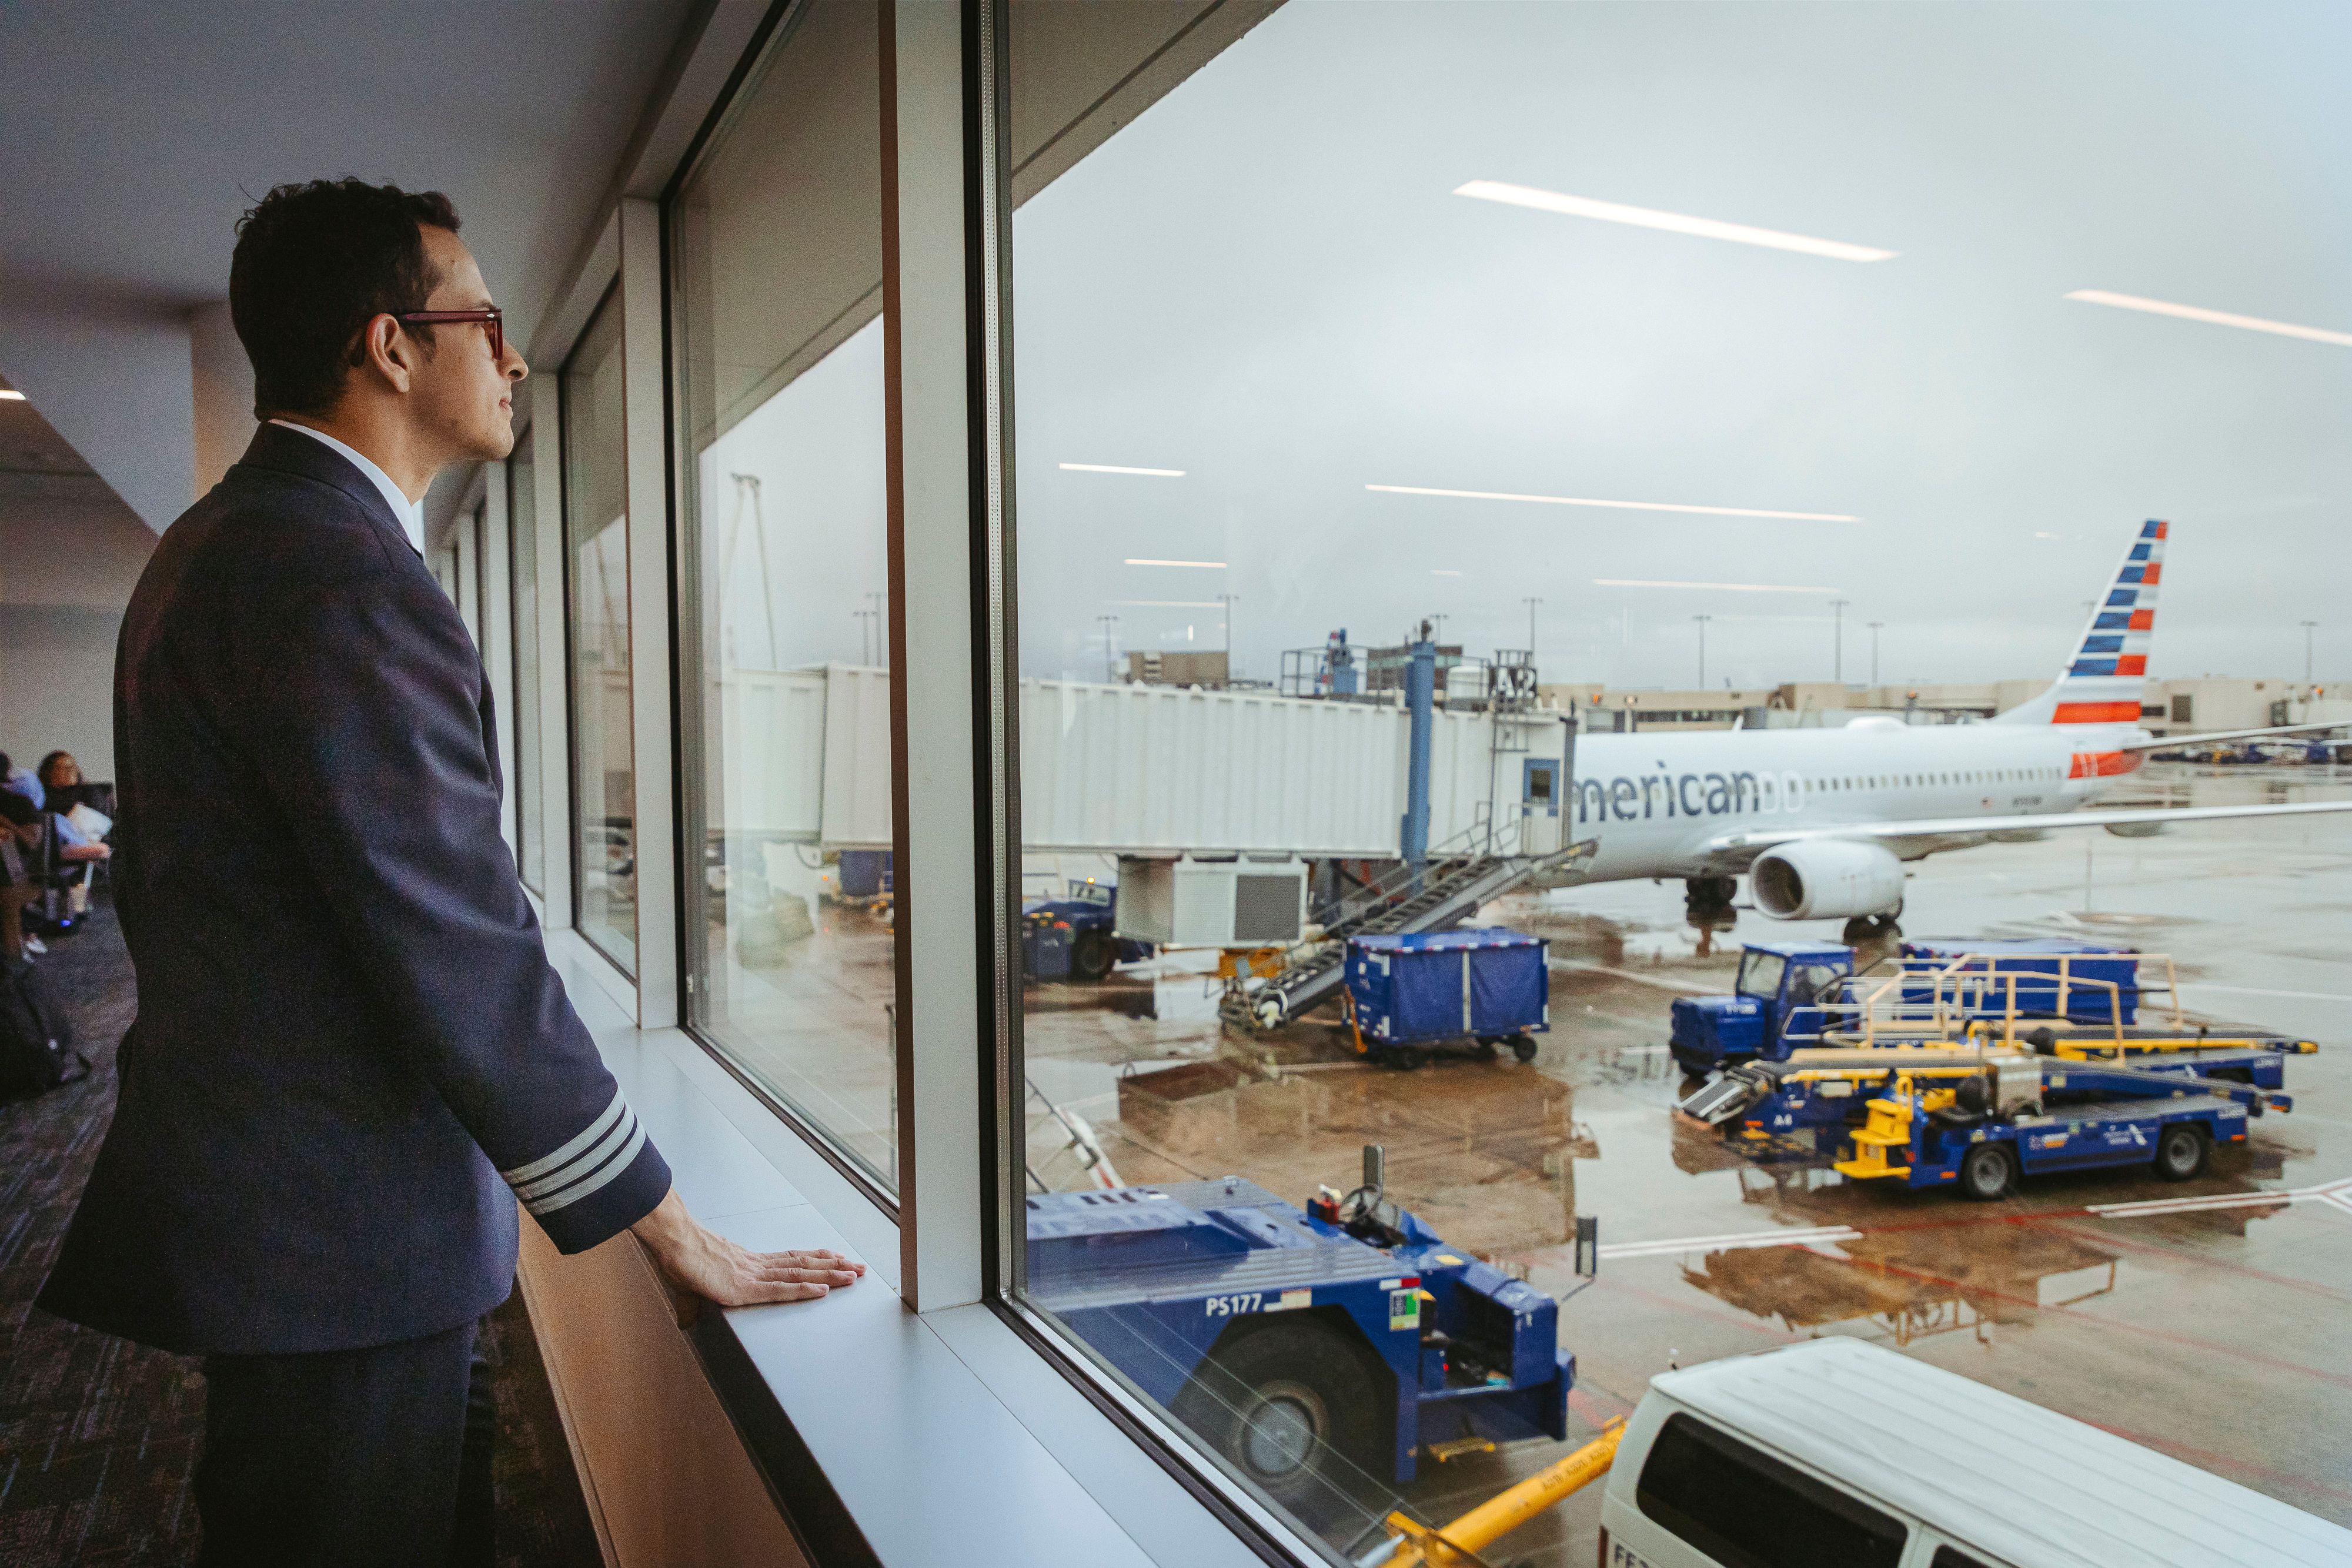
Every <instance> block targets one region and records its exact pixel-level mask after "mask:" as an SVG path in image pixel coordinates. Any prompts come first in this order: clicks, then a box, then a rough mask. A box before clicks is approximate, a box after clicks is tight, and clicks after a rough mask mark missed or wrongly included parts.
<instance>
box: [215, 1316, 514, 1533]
mask: <svg viewBox="0 0 2352 1568" xmlns="http://www.w3.org/2000/svg"><path fill="white" fill-rule="evenodd" d="M479 1326H480V1325H478V1324H477V1323H470V1322H469V1323H465V1324H463V1325H461V1326H459V1327H457V1328H454V1329H450V1330H447V1331H446V1332H445V1333H437V1334H428V1335H426V1336H425V1338H423V1339H412V1340H403V1341H400V1342H398V1343H394V1344H381V1345H371V1346H369V1347H367V1348H365V1349H362V1350H333V1351H321V1352H318V1353H315V1354H307V1355H211V1356H206V1357H205V1457H204V1459H203V1461H202V1462H201V1463H200V1464H198V1465H197V1467H196V1476H195V1493H196V1510H197V1513H198V1515H199V1517H200V1518H201V1519H202V1520H203V1521H204V1555H203V1557H202V1558H201V1559H200V1562H201V1563H202V1565H203V1568H310V1564H314V1563H315V1564H320V1565H322V1568H323V1565H325V1564H330V1563H331V1564H334V1565H335V1568H362V1565H365V1568H373V1565H376V1564H383V1565H384V1568H393V1565H394V1564H399V1565H403V1568H439V1565H441V1564H447V1565H448V1568H488V1564H489V1563H491V1562H492V1553H491V1544H490V1542H491V1494H490V1446H491V1437H492V1435H493V1432H494V1430H495V1427H496V1415H495V1410H494V1407H493V1406H492V1404H491V1391H490V1379H489V1368H488V1364H486V1363H484V1362H483V1360H482V1359H481V1356H480V1355H479V1354H478V1341H479V1333H478V1331H479Z"/></svg>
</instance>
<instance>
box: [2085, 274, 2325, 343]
mask: <svg viewBox="0 0 2352 1568" xmlns="http://www.w3.org/2000/svg"><path fill="white" fill-rule="evenodd" d="M2066 298H2069V299H2079V300H2081V301H2082V302H2083V303H2084V304H2085V305H2112V306H2114V307H2115V308H2116V309H2118V310H2145V311H2147V313H2148V314H2149V315H2151V316H2178V317H2179V318H2180V319H2182V320H2184V321H2210V322H2211V323H2212V324H2213V325H2214V326H2216V327H2242V328H2244V329H2246V330H2247V331H2249V332H2275V333H2276V334H2278V335H2279V336H2280V337H2282V338H2308V339H2309V340H2311V341H2313V342H2315V343H2334V344H2336V345H2338V346H2339V347H2342V348H2347V349H2352V332H2331V331H2329V330H2328V329H2326V328H2325V327H2298V326H2296V325H2295V324H2294V322H2292V321H2265V320H2264V319H2262V318H2261V317H2260V316H2233V315H2231V313H2230V312H2229V311H2227V310H2208V309H2205V308H2203V307H2201V306H2197V305H2175V304H2173V303H2172V302H2171V301H2170V300H2168V299H2143V298H2140V297H2139V296H2138V295H2137V294H2111V293H2109V292H2108V291H2107V290H2105V289H2104V288H2077V289H2076V290H2074V293H2072V294H2069V295H2067V296H2066Z"/></svg>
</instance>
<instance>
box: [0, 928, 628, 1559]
mask: <svg viewBox="0 0 2352 1568" xmlns="http://www.w3.org/2000/svg"><path fill="white" fill-rule="evenodd" d="M39 962H40V963H41V965H42V966H43V967H45V968H47V970H48V972H49V976H50V977H51V979H52V980H54V981H55V982H56V984H57V987H58V989H59V990H60V991H61V992H63V993H64V994H65V995H66V996H67V997H68V998H69V999H70V1006H71V1008H72V1011H73V1018H74V1026H75V1030H76V1033H77V1035H78V1037H79V1043H80V1046H81V1050H82V1052H83V1054H84V1055H86V1056H88V1057H89V1059H90V1061H91V1064H92V1071H91V1072H90V1075H89V1077H88V1078H86V1079H84V1080H83V1081H82V1082H79V1083H75V1084H71V1085H68V1087H66V1088H64V1089H60V1090H57V1091H55V1092H51V1093H48V1094H46V1095H43V1096H41V1097H39V1098H38V1099H34V1100H25V1101H17V1102H16V1103H10V1104H5V1105H0V1563H5V1564H6V1565H7V1568H64V1565H67V1564H76V1565H79V1568H115V1565H119V1564H131V1563H137V1564H142V1568H143V1565H146V1564H157V1565H163V1564H177V1563H193V1562H194V1561H195V1555H196V1547H197V1543H198V1526H197V1521H196V1512H195V1508H194V1504H193V1503H192V1501H191V1500H190V1498H189V1494H188V1479H189V1476H190V1473H191V1472H192V1471H193V1469H194V1466H195V1462H196V1459H197V1457H198V1454H199V1452H200V1450H201V1447H202V1443H203V1437H204V1425H205V1385H204V1378H203V1377H202V1375H200V1374H199V1373H198V1371H197V1364H196V1363H195V1362H194V1361H192V1360H188V1359H185V1358H184V1357H180V1356H173V1355H166V1354H163V1353H162V1352H160V1351H153V1350H149V1349H146V1348H144V1347H143V1346H140V1345H134V1344H130V1343H125V1342H123V1341H121V1340H118V1339H113V1338H110V1337H109V1336H107V1335H105V1334H100V1333H90V1332H89V1331H88V1330H86V1329H81V1328H78V1327H76V1326H74V1325H73V1324H70V1323H66V1322H59V1321H58V1320H57V1319H55V1318H52V1317H50V1316H48V1315H47V1314H46V1313H40V1312H33V1311H32V1310H31V1307H32V1300H33V1296H34V1294H35V1293H36V1292H37V1291H38V1290H39V1289H40V1284H41V1281H42V1280H43V1279H44V1278H45V1277H46V1276H47V1273H48V1269H49V1264H50V1261H51V1260H52V1259H53V1258H54V1257H55V1256H56V1254H57V1248H58V1242H59V1240H61V1239H63V1237H64V1235H65V1228H66V1222H67V1221H68V1219H70V1218H72V1216H73V1209H74V1204H75V1202H76V1200H77V1199H78V1198H79V1197H80V1194H81V1188H82V1183H83V1182H84V1181H85V1180H87V1179H88V1177H89V1166H90V1161H91V1159H92V1158H93V1157H94V1156H95V1155H97V1153H98V1145H99V1141H100V1138H101V1137H102V1136H103V1135H104V1134H105V1132H106V1126H107V1123H108V1120H109V1119H110V1117H111V1115H112V1114H113V1110H114V1048H115V1045H116V1044H117V1042H119V1041H120V1040H121V1038H122V1031H123V1030H124V1029H125V1028H126V1027H127V1026H128V1025H129V1024H130V1022H131V1014H132V1012H133V1011H134V1008H135V1003H134V996H133V981H132V977H131V959H130V956H129V955H128V954H127V953H126V952H124V950H123V946H122V936H121V930H120V928H119V927H118V926H117V925H115V922H114V916H113V912H112V911H111V910H109V909H106V908H103V907H100V908H98V909H95V910H93V912H92V914H91V916H90V919H89V922H88V924H87V925H85V926H84V928H83V929H82V930H81V931H80V932H79V933H77V934H75V935H73V936H68V937H65V938H62V939H59V940H58V941H55V942H53V943H52V944H51V946H50V952H49V956H47V957H46V958H43V959H40V960H39ZM485 1343H487V1345H488V1350H489V1356H490V1359H491V1361H492V1363H493V1364H494V1365H495V1366H496V1367H497V1369H498V1378H497V1384H496V1387H497V1391H498V1410H499V1448H498V1453H497V1458H496V1462H495V1466H494V1470H495V1476H496V1480H497V1486H498V1499H499V1541H498V1555H499V1568H595V1565H596V1564H599V1563H601V1562H602V1557H601V1555H600V1554H599V1552H598V1551H597V1548H596V1540H595V1534H594V1531H593V1527H592V1526H591V1524H590V1523H589V1520H588V1510H587V1505H586V1504H585V1503H584V1502H583V1500H582V1498H581V1494H580V1484H579V1479H578V1478H577V1477H576V1476H575V1475H574V1474H573V1472H572V1456H571V1452H570V1450H569V1449H568V1448H566V1447H565V1445H564V1440H563V1430H562V1425H561V1423H560V1421H559V1418H558V1416H557V1415H556V1410H555V1401H554V1396H553V1394H552V1393H551V1391H550V1389H549V1388H548V1385H547V1374H546V1371H545V1369H544V1367H543V1366H542V1365H541V1362H540V1358H539V1343H538V1341H537V1340H536V1339H535V1338H534V1337H533V1336H532V1334H531V1332H530V1316H529V1314H528V1313H526V1312H524V1310H523V1305H522V1298H521V1296H520V1295H519V1294H518V1295H516V1296H514V1297H512V1298H510V1299H509V1301H508V1302H507V1304H506V1305H505V1306H504V1307H501V1308H500V1309H499V1311H498V1312H495V1313H493V1314H492V1316H491V1318H490V1321H489V1325H488V1335H487V1337H486V1342H485Z"/></svg>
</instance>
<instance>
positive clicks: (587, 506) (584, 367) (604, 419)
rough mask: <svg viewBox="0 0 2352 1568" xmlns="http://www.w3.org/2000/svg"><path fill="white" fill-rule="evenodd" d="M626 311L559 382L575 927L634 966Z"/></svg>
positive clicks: (596, 329) (599, 330) (610, 314)
mask: <svg viewBox="0 0 2352 1568" xmlns="http://www.w3.org/2000/svg"><path fill="white" fill-rule="evenodd" d="M621 376H622V356H621V309H620V302H619V300H618V298H614V297H611V296H608V297H607V298H606V299H605V301H604V304H603V305H602V306H601V307H599V308H598V309H597V311H596V315H595V318H594V319H593V320H591V321H590V322H589V324H588V330H587V331H586V332H585V333H584V334H583V336H582V338H581V340H580V345H579V347H578V348H576V349H574V350H572V358H571V360H570V361H568V362H567V363H566V364H565V365H564V367H563V373H562V397H563V419H562V429H563V542H564V562H563V566H564V577H565V586H566V595H567V598H568V600H569V602H568V604H567V605H566V606H565V613H566V618H567V619H566V629H567V631H568V632H569V640H570V643H571V659H572V671H571V674H572V680H571V687H572V821H573V823H574V828H573V839H572V860H573V867H574V870H573V875H572V904H573V907H572V919H573V922H574V924H575V925H578V927H579V929H580V934H581V935H582V936H585V937H586V938H587V939H588V940H589V941H590V942H592V943H593V944H594V945H595V946H596V947H597V948H598V949H599V950H600V951H601V952H603V953H604V955H605V956H607V957H609V958H611V959H612V960H613V961H614V963H616V964H618V965H619V966H620V967H622V969H623V970H625V972H627V973H629V974H632V975H634V974H635V972H636V967H637V876H636V809H637V808H636V762H635V739H634V737H633V734H632V730H631V722H630V715H631V714H632V712H633V711H634V709H635V702H634V700H633V698H632V696H631V694H630V689H629V514H628V464H627V461H626V457H625V447H624V436H625V431H624V427H623V418H622V382H621Z"/></svg>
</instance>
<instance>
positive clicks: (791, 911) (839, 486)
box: [671, 0, 898, 1187]
mask: <svg viewBox="0 0 2352 1568" xmlns="http://www.w3.org/2000/svg"><path fill="white" fill-rule="evenodd" d="M877 58H878V56H877V13H876V10H875V7H874V6H873V5H870V4H866V3H865V0H815V3H814V4H807V5H801V6H800V7H798V8H797V9H796V10H794V11H793V14H792V16H791V17H790V18H789V19H788V21H787V23H786V25H785V30H784V33H783V36H782V37H780V38H779V39H778V40H777V41H776V43H775V44H773V45H772V47H771V48H770V51H769V53H768V55H767V56H766V57H765V58H764V59H763V60H762V61H761V64H760V67H759V68H758V69H757V70H756V71H755V72H754V73H753V74H752V76H751V78H750V79H749V80H748V82H747V84H746V86H745V88H744V89H743V90H742V92H741V93H740V95H739V96H738V99H737V100H736V102H735V104H734V105H733V107H732V109H731V110H730V119H729V120H728V121H727V122H726V123H725V124H724V125H723V126H722V127H721V128H720V130H719V133H718V134H717V135H716V136H715V137H714V138H713V141H712V144H711V148H710V150H709V152H708V153H707V155H706V156H705V157H704V158H703V160H702V162H700V164H699V165H698V167H697V169H696V170H695V172H694V173H693V174H692V176H691V177H690V178H689V180H688V183H687V184H686V185H685V187H684V189H683V191H682V193H681V195H680V198H679V200H678V203H677V205H676V207H675V208H674V209H673V212H672V225H671V232H672V235H673V236H674V241H675V244H676V246H677V250H676V253H675V257H674V267H673V276H674V277H676V278H677V288H678V296H677V319H678V320H679V321H680V322H681V324H682V329H681V331H680V333H679V339H680V342H679V349H680V352H681V354H682V357H683V362H682V364H681V365H680V367H679V374H680V379H681V381H682V382H683V386H682V388H681V397H680V402H681V405H682V406H683V408H684V409H685V411H686V426H687V435H688V454H689V456H688V474H689V486H690V517H691V522H690V525H689V527H688V538H689V541H690V549H691V553H692V557H693V559H694V563H695V564H694V570H693V572H692V579H693V584H694V590H693V591H694V606H693V611H692V620H693V622H695V623H697V624H698V626H699V629H700V630H699V636H698V637H697V638H696V639H695V641H694V643H693V647H694V649H695V651H696V653H697V655H698V666H699V678H698V679H697V680H695V681H693V682H692V683H691V685H692V687H693V690H692V692H691V693H690V694H688V697H687V704H688V712H689V726H690V733H693V734H695V735H696V737H697V739H696V741H690V742H689V747H690V749H689V756H691V757H693V758H696V760H697V763H698V767H697V768H692V769H690V771H692V772H694V773H695V774H697V777H694V778H692V779H689V780H688V820H689V823H690V827H689V835H690V836H689V839H688V842H694V841H697V840H699V841H700V843H701V846H702V861H701V868H700V870H701V874H700V875H699V876H698V877H695V878H691V879H689V882H688V903H689V909H690V911H691V912H692V913H690V914H689V915H688V930H689V941H690V942H691V943H692V944H693V946H694V952H693V954H692V956H691V960H692V964H693V967H694V971H695V975H696V981H695V984H694V987H693V991H692V998H691V999H692V1012H691V1020H692V1022H693V1024H694V1026H695V1027H696V1029H697V1030H698V1031H699V1032H700V1033H701V1034H702V1035H703V1036H704V1038H706V1039H708V1040H710V1041H712V1042H713V1043H714V1044H715V1045H716V1046H717V1047H718V1048H719V1049H720V1050H721V1051H725V1052H726V1053H727V1054H728V1055H729V1056H730V1058H731V1059H732V1060H733V1061H735V1062H736V1063H737V1064H738V1065H739V1066H740V1067H741V1068H742V1069H743V1070H744V1071H746V1072H748V1073H749V1074H751V1076H752V1077H753V1078H754V1079H756V1080H757V1081H758V1082H760V1083H761V1084H763V1085H764V1086H765V1087H766V1088H767V1089H768V1090H769V1091H770V1092H772V1093H773V1094H775V1095H776V1096H777V1097H778V1098H779V1099H781V1100H782V1101H783V1102H785V1103H788V1104H790V1105H791V1106H793V1108H794V1109H795V1110H796V1111H798V1112H799V1113H801V1114H802V1115H803V1116H805V1117H806V1118H807V1119H808V1120H809V1121H810V1122H812V1123H813V1124H814V1125H815V1126H816V1127H817V1128H818V1130H819V1131H820V1132H821V1133H822V1134H824V1136H825V1137H826V1138H827V1139H829V1140H830V1141H831V1142H832V1143H833V1144H834V1145H835V1146H836V1147H837V1148H839V1149H840V1150H842V1151H844V1152H845V1154H847V1155H848V1156H849V1157H850V1158H852V1159H853V1160H855V1161H856V1163H857V1164H858V1166H861V1167H862V1168H863V1169H864V1170H865V1171H866V1173H867V1174H868V1175H869V1176H871V1177H872V1178H873V1179H874V1180H875V1181H876V1182H877V1184H879V1185H881V1186H886V1187H895V1186H896V1183H897V1168H898V1167H897V1143H896V1136H895V1131H894V1122H895V1117H894V1114H893V1104H894V1098H895V1094H896V1085H897V1076H896V1072H895V1070H894V1066H893V1061H894V1058H893V1055H892V1042H893V1036H892V1030H891V1016H892V1015H891V1007H892V999H893V995H894V992H893V988H892V987H893V979H892V977H893V974H894V962H893V947H892V943H893V936H892V932H891V917H892V898H893V892H894V876H893V871H894V867H893V864H892V861H891V855H890V846H891V815H890V737H889V711H890V685H889V683H890V674H889V672H888V670H887V658H886V655H885V645H886V640H887V621H886V617H885V614H884V610H885V606H886V603H887V558H886V554H885V549H884V540H885V527H884V525H885V516H886V490H885V476H886V472H887V469H886V452H885V445H884V418H883V413H884V405H883V380H882V338H883V332H882V318H881V307H882V291H881V279H882V232H881V214H882V186H881V146H880V113H881V104H880V92H879V76H878V64H877Z"/></svg>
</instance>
